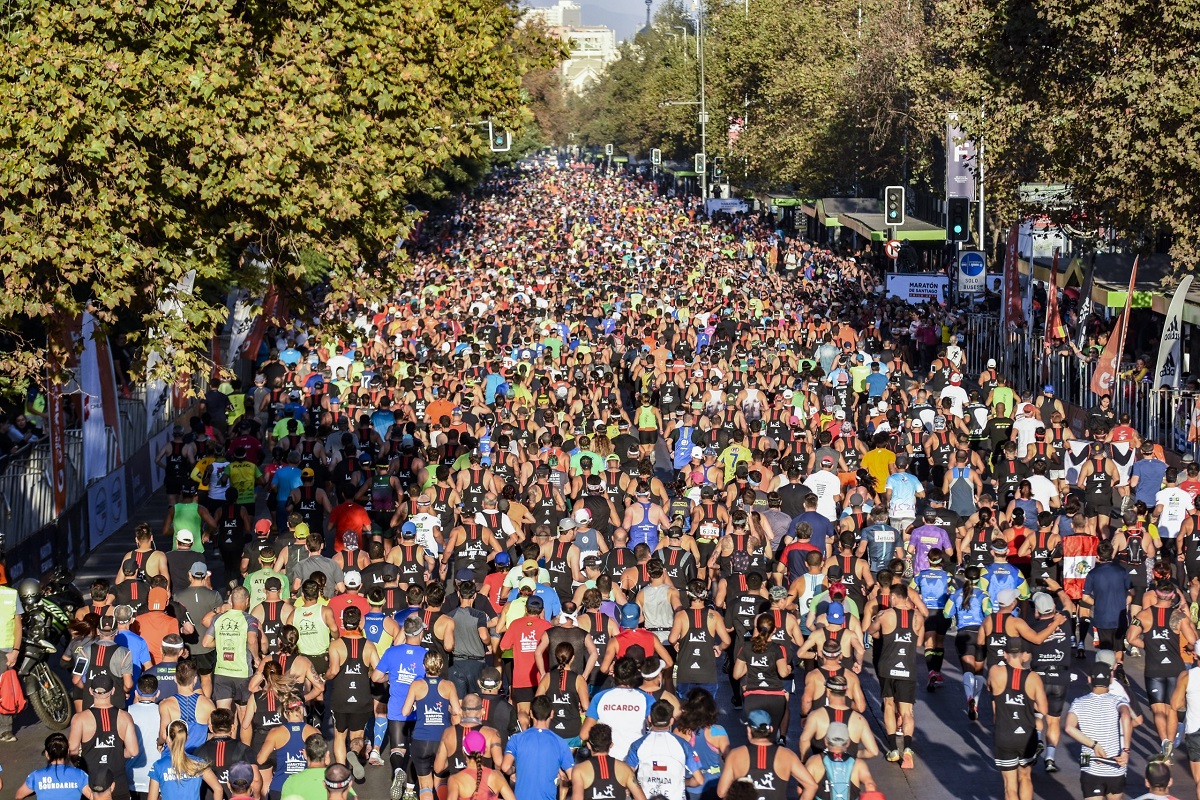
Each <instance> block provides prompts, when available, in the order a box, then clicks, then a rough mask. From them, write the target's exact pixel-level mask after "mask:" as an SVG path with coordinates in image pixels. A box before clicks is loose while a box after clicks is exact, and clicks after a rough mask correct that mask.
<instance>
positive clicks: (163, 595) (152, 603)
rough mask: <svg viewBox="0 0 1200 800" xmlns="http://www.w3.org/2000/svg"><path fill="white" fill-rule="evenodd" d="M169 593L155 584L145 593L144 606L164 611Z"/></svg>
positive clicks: (168, 599) (150, 609)
mask: <svg viewBox="0 0 1200 800" xmlns="http://www.w3.org/2000/svg"><path fill="white" fill-rule="evenodd" d="M170 600H171V595H170V594H169V593H168V592H167V590H166V589H164V588H162V587H161V586H156V587H154V588H153V589H151V590H150V593H149V594H147V595H146V608H147V610H149V611H166V609H167V603H169V602H170Z"/></svg>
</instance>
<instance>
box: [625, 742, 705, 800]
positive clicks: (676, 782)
mask: <svg viewBox="0 0 1200 800" xmlns="http://www.w3.org/2000/svg"><path fill="white" fill-rule="evenodd" d="M614 733H615V731H614ZM625 763H626V764H628V765H629V766H630V768H632V769H633V770H634V771H635V772H636V773H637V782H638V785H639V786H641V787H642V791H643V792H644V793H645V795H646V797H654V796H655V795H662V796H663V797H665V798H667V800H685V798H686V797H687V779H688V778H690V777H691V776H692V772H694V771H695V769H694V767H695V766H696V762H695V761H694V760H693V758H692V747H691V745H689V744H688V743H687V742H685V741H684V740H683V739H681V738H680V737H678V736H676V735H675V734H673V733H671V732H670V731H650V732H649V733H647V734H646V735H645V736H643V737H642V738H641V739H638V740H637V741H636V742H634V743H633V745H632V746H631V747H630V748H629V752H628V753H626V755H625Z"/></svg>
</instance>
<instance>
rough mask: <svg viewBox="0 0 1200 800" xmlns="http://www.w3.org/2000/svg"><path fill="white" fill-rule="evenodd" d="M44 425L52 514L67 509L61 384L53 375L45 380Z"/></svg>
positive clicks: (56, 515) (56, 514)
mask: <svg viewBox="0 0 1200 800" xmlns="http://www.w3.org/2000/svg"><path fill="white" fill-rule="evenodd" d="M46 383H47V388H46V414H47V416H48V417H49V418H48V419H47V420H46V423H47V424H46V427H47V429H48V430H49V432H50V485H51V488H52V489H53V490H54V516H55V517H59V516H61V515H62V513H63V512H64V511H66V510H67V441H66V439H67V424H66V417H65V416H64V415H63V396H62V386H60V385H59V384H58V382H57V380H56V378H55V377H54V376H51V377H50V378H49V380H47V381H46Z"/></svg>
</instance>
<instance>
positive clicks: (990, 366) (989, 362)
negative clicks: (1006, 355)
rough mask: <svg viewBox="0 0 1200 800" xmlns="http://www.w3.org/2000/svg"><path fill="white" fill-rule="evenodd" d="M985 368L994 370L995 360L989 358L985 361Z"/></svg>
mask: <svg viewBox="0 0 1200 800" xmlns="http://www.w3.org/2000/svg"><path fill="white" fill-rule="evenodd" d="M987 368H988V369H995V368H996V359H994V358H989V359H988V360H987Z"/></svg>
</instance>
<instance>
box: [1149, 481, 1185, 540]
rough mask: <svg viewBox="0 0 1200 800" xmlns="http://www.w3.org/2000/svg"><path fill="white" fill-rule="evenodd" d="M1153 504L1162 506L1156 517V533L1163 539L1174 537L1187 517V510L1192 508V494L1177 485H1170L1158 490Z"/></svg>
mask: <svg viewBox="0 0 1200 800" xmlns="http://www.w3.org/2000/svg"><path fill="white" fill-rule="evenodd" d="M1154 505H1155V506H1162V514H1160V515H1159V517H1158V535H1159V536H1161V537H1163V538H1164V539H1174V538H1175V537H1177V536H1178V535H1179V528H1180V527H1181V526H1182V525H1183V521H1184V520H1185V519H1187V515H1188V510H1189V509H1190V508H1192V496H1191V495H1190V494H1188V493H1187V492H1185V491H1184V490H1183V489H1180V488H1179V487H1178V486H1172V487H1171V488H1169V489H1160V490H1159V491H1158V494H1156V495H1155V496H1154Z"/></svg>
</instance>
